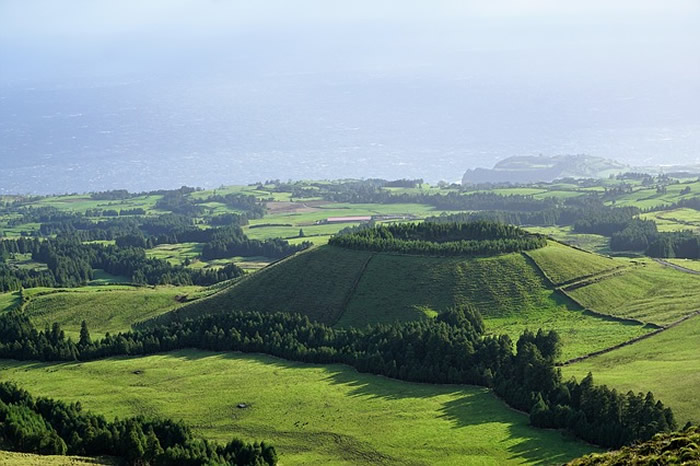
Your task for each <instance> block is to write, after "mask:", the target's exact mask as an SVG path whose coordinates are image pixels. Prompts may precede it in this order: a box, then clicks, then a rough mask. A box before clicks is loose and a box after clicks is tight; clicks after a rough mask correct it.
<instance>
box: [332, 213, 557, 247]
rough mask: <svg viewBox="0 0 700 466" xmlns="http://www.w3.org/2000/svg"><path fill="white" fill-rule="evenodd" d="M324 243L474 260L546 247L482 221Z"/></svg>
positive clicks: (369, 232)
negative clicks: (471, 258)
mask: <svg viewBox="0 0 700 466" xmlns="http://www.w3.org/2000/svg"><path fill="white" fill-rule="evenodd" d="M328 243H329V244H331V245H334V246H340V247H344V248H350V249H360V250H366V251H378V252H397V253H402V254H424V255H436V256H457V255H459V256H462V255H463V256H477V255H493V254H503V253H508V252H517V251H524V250H529V249H536V248H540V247H543V246H546V244H547V240H546V239H545V238H544V237H543V236H540V235H534V234H531V233H527V232H526V231H524V230H521V229H520V228H517V227H514V226H510V225H505V224H502V223H495V222H488V221H483V220H482V221H475V222H470V223H431V222H423V223H397V224H391V225H379V226H375V227H374V228H360V229H357V230H354V231H351V232H349V233H346V234H341V235H336V236H334V237H333V238H331V239H330V241H329V242H328Z"/></svg>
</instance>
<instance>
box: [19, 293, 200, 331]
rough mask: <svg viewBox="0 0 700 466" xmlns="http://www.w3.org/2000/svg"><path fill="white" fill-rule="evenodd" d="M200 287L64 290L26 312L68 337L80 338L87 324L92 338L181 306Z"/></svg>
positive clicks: (41, 297)
mask: <svg viewBox="0 0 700 466" xmlns="http://www.w3.org/2000/svg"><path fill="white" fill-rule="evenodd" d="M200 291H201V288H200V287H192V286H190V287H175V286H159V287H157V288H155V289H153V288H130V289H114V290H112V289H101V290H92V291H70V290H61V291H55V292H46V291H45V292H44V294H40V295H36V296H34V297H32V299H31V300H30V301H29V303H28V304H26V305H25V307H24V312H25V313H26V314H27V315H28V316H29V318H30V320H31V321H32V323H33V324H34V325H35V326H36V327H38V328H41V329H43V328H44V327H45V326H46V325H49V326H50V325H51V324H53V323H54V322H58V323H60V324H61V327H62V328H63V329H64V330H65V331H66V334H67V335H70V336H73V337H77V336H78V335H79V332H80V324H81V322H82V321H83V320H85V321H86V322H87V324H88V328H89V329H90V332H91V333H92V334H93V336H101V335H104V334H105V333H106V332H110V333H116V332H120V331H126V330H129V329H130V328H131V324H132V323H134V322H138V321H140V320H144V319H148V318H151V317H154V316H157V315H159V314H162V313H164V312H167V311H169V310H172V309H173V308H175V307H177V306H179V305H180V302H179V301H178V300H177V299H176V298H178V297H179V298H180V300H183V299H182V297H183V296H187V297H188V298H191V297H192V295H196V293H198V292H200Z"/></svg>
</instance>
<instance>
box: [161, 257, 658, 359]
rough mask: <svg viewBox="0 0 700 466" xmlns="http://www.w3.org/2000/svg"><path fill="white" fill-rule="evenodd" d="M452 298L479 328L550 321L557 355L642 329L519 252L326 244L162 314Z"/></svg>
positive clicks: (349, 310) (441, 304)
mask: <svg viewBox="0 0 700 466" xmlns="http://www.w3.org/2000/svg"><path fill="white" fill-rule="evenodd" d="M558 248H565V247H564V246H555V247H553V248H552V249H551V250H552V251H554V252H555V254H558V252H559V249H558ZM545 249H547V248H545ZM565 249H568V250H571V251H573V253H574V254H581V255H584V256H586V258H587V256H588V254H587V253H583V252H579V251H576V250H572V249H570V248H565ZM593 257H594V258H597V257H598V256H593ZM587 259H588V258H587ZM600 260H601V261H609V259H605V258H600ZM462 303H471V304H473V305H475V306H476V307H477V308H478V309H479V311H480V312H481V313H482V315H483V316H484V319H485V322H486V325H487V329H488V331H489V332H491V333H499V334H500V333H507V334H509V335H510V336H511V338H512V339H514V340H515V339H517V337H518V336H519V335H520V334H521V333H522V331H523V330H525V329H526V328H530V329H533V330H536V329H537V328H544V329H556V330H557V331H558V332H559V333H560V335H561V337H562V340H563V343H564V350H563V354H562V359H564V360H566V359H570V358H573V357H576V356H581V355H583V354H586V353H589V352H592V351H596V350H601V349H603V348H606V347H609V346H612V345H615V344H619V343H622V342H624V341H627V340H629V339H631V338H634V337H637V336H640V335H643V334H645V333H647V332H649V331H650V329H648V328H644V327H643V326H642V325H635V324H629V323H627V324H626V323H621V322H618V321H615V320H610V319H602V318H599V317H596V316H594V315H591V314H590V313H586V312H584V311H583V309H582V308H581V307H580V306H579V305H577V304H576V303H574V302H572V301H571V300H569V299H568V298H566V296H564V295H563V294H561V293H560V292H558V291H557V290H555V289H554V288H553V287H552V286H551V285H550V284H549V283H548V281H547V279H546V278H545V277H544V276H543V275H542V274H541V273H540V271H539V270H538V268H537V267H536V266H535V265H534V264H533V263H532V261H531V260H530V259H528V258H527V257H526V256H524V255H522V254H519V253H512V254H503V255H499V256H493V257H484V258H458V257H428V256H410V255H398V254H391V253H372V252H366V251H355V250H347V249H343V248H339V247H333V246H323V247H319V248H316V249H314V250H312V251H309V252H305V253H301V254H297V255H296V256H294V257H292V258H289V259H286V260H284V261H282V262H280V263H278V264H275V265H273V266H271V267H268V268H266V269H264V270H262V271H260V272H257V273H256V274H254V275H251V276H250V277H248V278H246V279H244V280H242V281H240V282H238V283H236V284H234V285H233V286H232V287H230V288H228V289H227V290H224V291H222V292H220V293H218V294H216V295H214V296H212V297H210V298H207V299H202V300H200V301H197V302H194V303H192V304H189V305H186V306H183V307H182V308H180V309H178V310H177V311H176V312H175V313H169V314H166V315H165V316H163V319H171V318H176V317H182V316H191V315H196V314H199V313H204V312H226V311H227V310H230V309H234V308H235V309H243V310H257V311H263V312H271V311H288V312H298V313H302V314H305V315H308V316H309V317H310V318H311V319H313V320H318V321H321V322H324V323H327V324H333V325H339V326H356V327H362V326H364V325H367V324H373V323H389V322H394V321H397V320H399V321H405V320H412V319H423V318H429V317H431V316H434V315H437V313H439V312H442V311H444V310H445V309H447V308H448V307H450V306H453V305H455V304H462Z"/></svg>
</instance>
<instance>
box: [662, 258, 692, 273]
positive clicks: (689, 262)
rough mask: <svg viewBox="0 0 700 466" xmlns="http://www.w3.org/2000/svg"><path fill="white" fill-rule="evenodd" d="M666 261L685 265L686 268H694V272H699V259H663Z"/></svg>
mask: <svg viewBox="0 0 700 466" xmlns="http://www.w3.org/2000/svg"><path fill="white" fill-rule="evenodd" d="M664 260H666V261H667V262H670V263H672V264H676V265H680V266H681V267H685V268H686V269H690V270H695V271H696V272H700V260H693V259H664Z"/></svg>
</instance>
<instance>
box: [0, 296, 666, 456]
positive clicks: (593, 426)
mask: <svg viewBox="0 0 700 466" xmlns="http://www.w3.org/2000/svg"><path fill="white" fill-rule="evenodd" d="M560 346H561V344H560V341H559V337H558V335H557V334H556V332H554V331H549V332H545V331H542V330H539V331H538V332H537V333H532V332H525V333H523V335H522V336H521V337H520V338H519V339H518V341H517V344H516V349H517V351H516V352H514V351H513V344H512V342H511V340H510V338H509V337H508V336H506V335H500V336H487V335H486V334H485V329H484V324H483V320H482V318H481V315H480V314H479V313H478V312H477V311H476V310H475V309H473V308H471V307H469V306H462V307H456V308H452V309H449V310H447V311H445V312H443V313H441V314H439V315H438V317H437V318H435V319H427V320H422V321H411V322H403V323H394V324H391V325H386V324H378V325H374V326H368V327H366V328H364V329H357V328H347V329H344V328H332V327H328V326H326V325H324V324H320V323H317V322H312V321H309V319H308V318H307V317H304V316H301V315H298V314H286V313H275V314H271V313H257V312H241V311H233V312H230V313H227V314H215V315H205V316H200V317H198V318H195V319H186V320H183V321H181V322H178V321H171V322H169V323H167V324H157V323H155V324H152V325H150V326H142V327H141V328H140V329H136V330H133V331H131V332H126V333H119V334H117V335H110V334H106V335H105V337H104V338H103V339H101V340H97V341H93V340H92V339H91V338H90V333H89V330H88V328H87V325H86V324H85V323H84V322H83V325H82V328H81V332H80V339H79V341H78V342H77V343H76V342H73V341H72V340H71V339H69V338H66V337H65V334H64V333H63V331H62V330H61V328H60V326H59V325H58V324H54V325H53V326H52V327H51V328H48V327H47V328H46V329H44V330H42V331H39V330H37V329H36V328H34V327H33V326H32V324H31V323H30V321H29V320H28V318H27V317H26V316H25V315H24V314H22V313H20V312H17V311H13V312H9V313H5V314H4V315H2V316H0V357H2V358H14V359H21V360H37V359H38V360H42V361H56V360H61V361H65V360H91V359H98V358H104V357H111V356H117V355H144V354H153V353H158V352H165V351H172V350H176V349H183V348H200V349H203V350H212V351H243V352H254V353H267V354H271V355H274V356H279V357H282V358H286V359H291V360H296V361H302V362H310V363H322V364H329V363H343V364H348V365H350V366H353V367H355V368H356V369H357V370H359V371H361V372H369V373H373V374H380V375H385V376H388V377H392V378H397V379H401V380H407V381H415V382H428V383H460V384H475V385H482V386H486V387H491V388H493V389H494V390H495V391H496V393H498V394H499V395H500V396H501V397H502V398H503V399H504V400H505V401H506V402H507V403H508V404H509V405H511V406H513V407H515V408H518V409H520V410H523V411H526V412H529V413H530V420H531V422H532V423H533V424H534V425H538V426H542V427H554V428H561V429H567V430H569V431H571V432H573V433H574V434H576V435H577V436H579V437H580V438H582V439H584V440H587V441H589V442H592V443H596V444H598V445H601V446H604V447H618V446H620V445H623V444H628V443H630V442H634V441H644V440H647V439H648V438H650V437H651V436H652V435H654V434H655V433H656V432H662V431H667V430H669V429H673V428H675V421H674V418H673V413H672V412H671V410H670V408H667V407H665V406H664V405H663V403H661V402H659V401H655V400H654V398H653V395H651V394H650V393H648V394H647V395H642V394H634V393H632V392H629V393H627V394H621V393H618V392H617V391H616V390H614V389H609V388H607V387H606V386H597V385H593V382H592V377H591V376H590V375H589V376H588V377H586V378H584V379H583V380H582V381H581V382H576V381H575V380H573V379H571V380H568V381H564V380H563V379H562V376H561V372H560V371H559V369H558V368H557V367H556V366H555V360H556V358H557V356H558V354H559V352H560Z"/></svg>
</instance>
